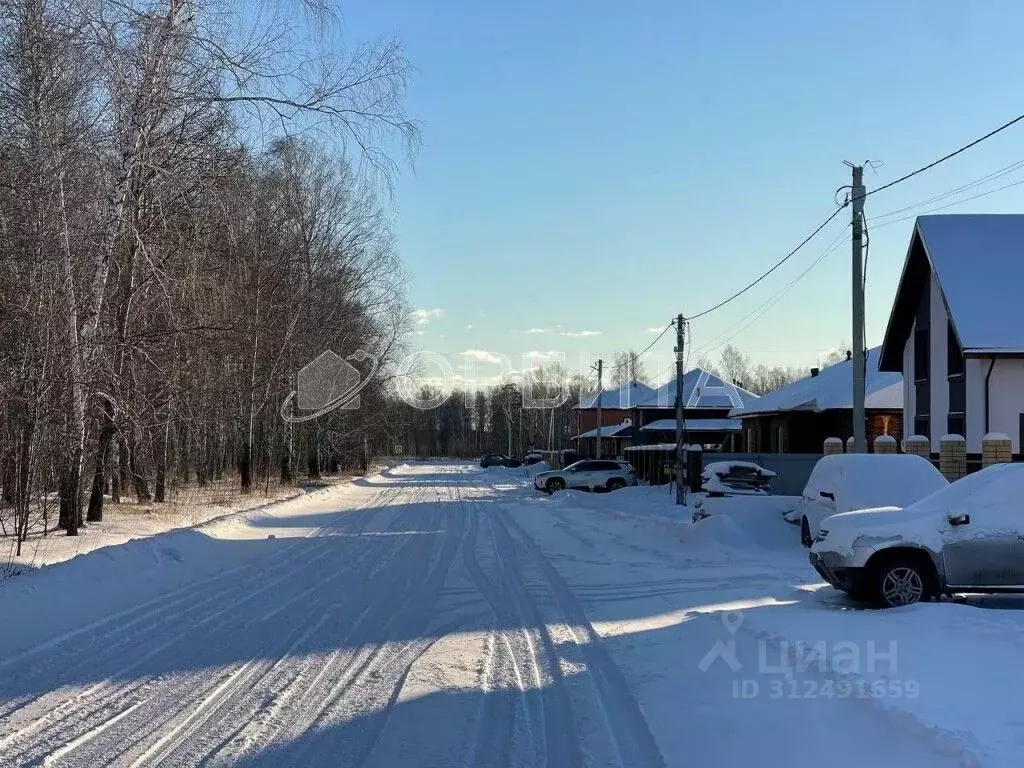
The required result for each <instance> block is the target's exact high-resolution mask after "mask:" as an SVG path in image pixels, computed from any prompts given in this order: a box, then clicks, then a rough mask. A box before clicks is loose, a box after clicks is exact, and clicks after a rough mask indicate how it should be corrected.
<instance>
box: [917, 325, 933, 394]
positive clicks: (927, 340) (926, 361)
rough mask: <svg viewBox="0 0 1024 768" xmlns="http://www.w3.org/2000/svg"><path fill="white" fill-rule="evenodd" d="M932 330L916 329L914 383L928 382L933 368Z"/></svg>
mask: <svg viewBox="0 0 1024 768" xmlns="http://www.w3.org/2000/svg"><path fill="white" fill-rule="evenodd" d="M922 340H923V341H922ZM931 343H932V339H931V329H929V328H915V329H914V381H915V382H917V381H928V379H929V378H930V375H929V374H930V372H931V369H930V366H931Z"/></svg>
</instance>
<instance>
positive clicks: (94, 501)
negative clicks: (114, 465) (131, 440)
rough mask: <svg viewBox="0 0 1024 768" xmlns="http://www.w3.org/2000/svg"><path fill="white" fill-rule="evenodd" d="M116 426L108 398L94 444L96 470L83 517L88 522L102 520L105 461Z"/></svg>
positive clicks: (107, 459) (107, 458) (108, 457)
mask: <svg viewBox="0 0 1024 768" xmlns="http://www.w3.org/2000/svg"><path fill="white" fill-rule="evenodd" d="M116 431H117V428H116V427H115V426H114V406H113V405H112V404H111V402H110V401H109V400H107V401H106V402H105V403H104V404H103V427H102V428H101V429H100V437H99V442H98V444H97V446H96V470H95V472H94V473H93V476H92V492H91V493H90V495H89V511H88V513H87V514H86V517H85V519H86V520H87V521H88V522H90V523H99V522H102V521H103V491H104V489H105V487H106V484H107V483H106V473H107V463H108V462H109V460H110V443H111V441H112V440H113V438H114V434H115V432H116Z"/></svg>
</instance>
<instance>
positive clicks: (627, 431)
mask: <svg viewBox="0 0 1024 768" xmlns="http://www.w3.org/2000/svg"><path fill="white" fill-rule="evenodd" d="M632 434H633V425H632V424H631V423H630V422H629V421H626V422H623V423H622V424H612V425H608V424H605V425H604V426H603V427H601V437H630V436H631V435H632ZM590 437H597V427H594V428H593V429H591V430H588V431H587V432H582V433H580V434H578V435H576V437H574V438H573V440H580V439H582V438H590Z"/></svg>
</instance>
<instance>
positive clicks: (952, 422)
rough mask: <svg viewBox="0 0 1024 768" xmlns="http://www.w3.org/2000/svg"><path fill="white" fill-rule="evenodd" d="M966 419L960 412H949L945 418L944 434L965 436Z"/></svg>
mask: <svg viewBox="0 0 1024 768" xmlns="http://www.w3.org/2000/svg"><path fill="white" fill-rule="evenodd" d="M966 429H967V427H966V421H965V420H964V415H963V414H962V413H951V414H949V416H948V417H947V418H946V434H947V435H960V436H961V437H967V432H966Z"/></svg>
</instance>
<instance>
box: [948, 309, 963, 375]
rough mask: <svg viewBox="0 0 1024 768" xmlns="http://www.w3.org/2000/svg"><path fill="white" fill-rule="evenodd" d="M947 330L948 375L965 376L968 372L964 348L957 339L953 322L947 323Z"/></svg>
mask: <svg viewBox="0 0 1024 768" xmlns="http://www.w3.org/2000/svg"><path fill="white" fill-rule="evenodd" d="M947 326H948V328H947V331H946V376H947V378H950V379H953V378H957V377H959V376H964V375H965V374H966V372H967V364H966V361H965V360H964V353H963V350H962V349H961V348H960V342H959V341H957V339H956V332H955V331H954V330H953V323H951V322H950V323H947Z"/></svg>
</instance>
